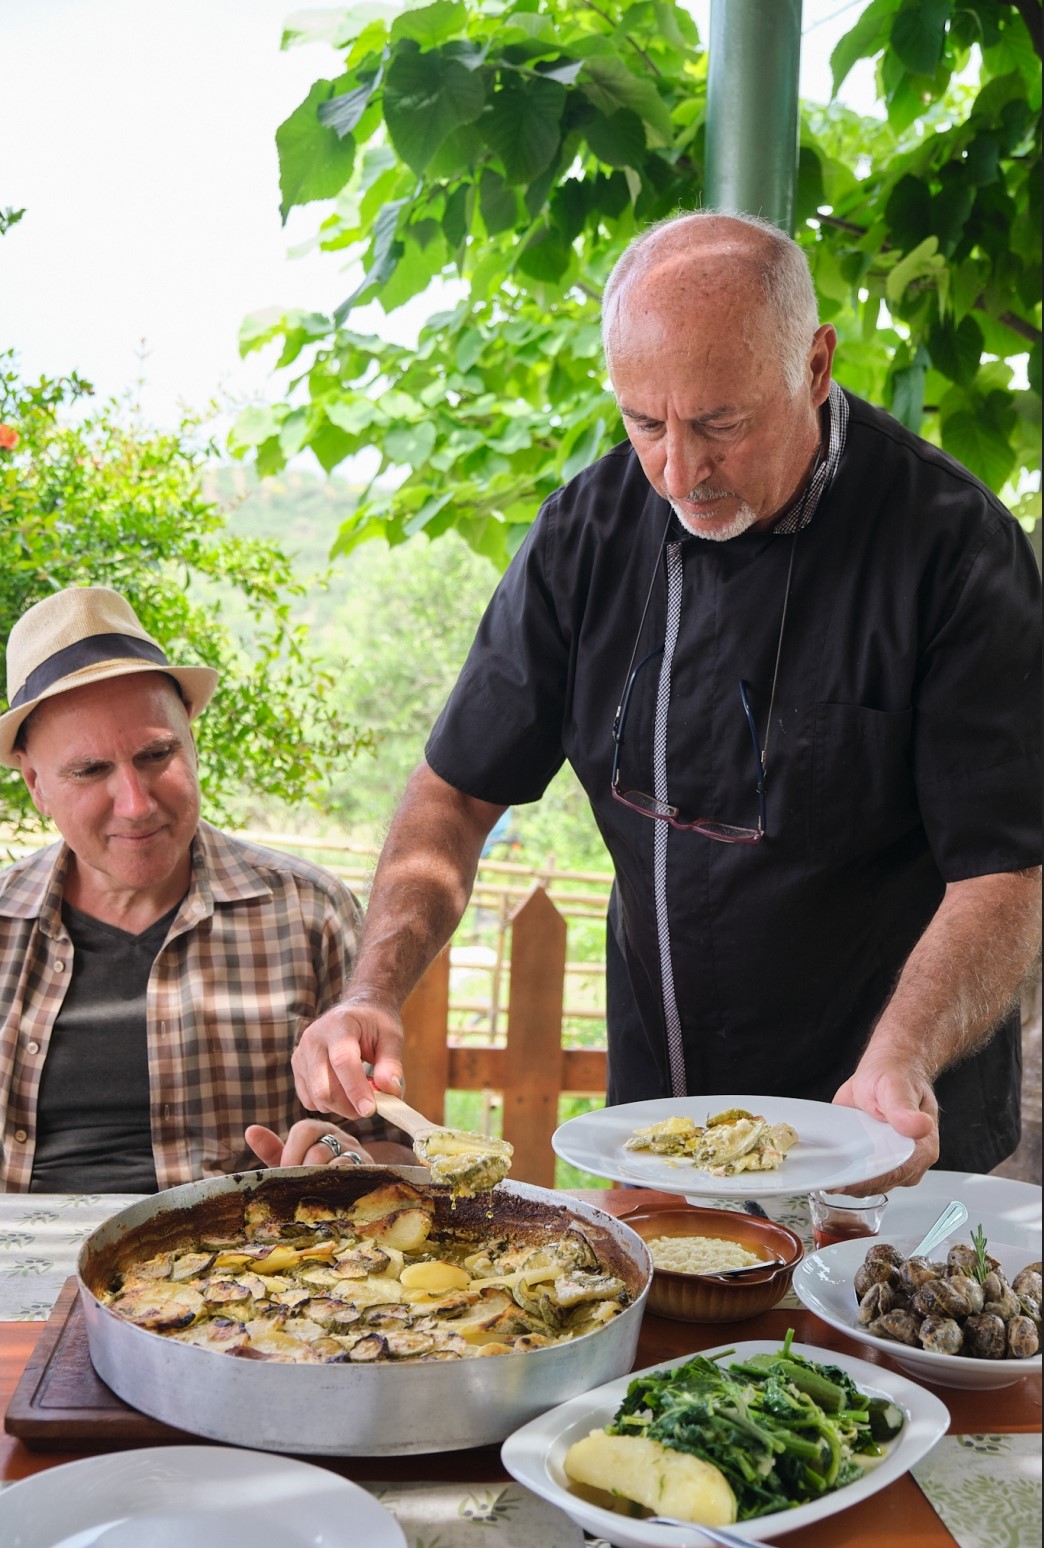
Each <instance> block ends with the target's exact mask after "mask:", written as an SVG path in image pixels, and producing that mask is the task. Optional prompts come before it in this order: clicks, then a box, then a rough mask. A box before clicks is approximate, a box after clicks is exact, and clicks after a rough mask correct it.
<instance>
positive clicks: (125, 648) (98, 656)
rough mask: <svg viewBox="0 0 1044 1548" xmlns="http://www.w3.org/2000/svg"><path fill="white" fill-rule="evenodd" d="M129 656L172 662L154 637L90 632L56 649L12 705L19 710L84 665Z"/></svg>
mask: <svg viewBox="0 0 1044 1548" xmlns="http://www.w3.org/2000/svg"><path fill="white" fill-rule="evenodd" d="M126 657H133V658H134V659H135V660H140V661H152V662H154V663H155V664H156V665H157V666H164V667H165V666H169V665H170V662H169V661H168V660H167V658H166V656H165V655H164V653H163V651H162V650H160V648H159V646H158V645H155V644H153V642H152V641H151V640H140V639H138V638H137V637H136V636H135V635H133V634H89V635H88V636H87V638H86V639H85V640H77V642H76V644H75V645H66V647H65V649H64V650H56V651H55V653H54V655H53V656H48V658H47V660H46V661H41V663H40V665H39V666H38V667H34V668H33V670H32V671H31V672H30V673H29V676H28V677H27V678H26V680H25V682H24V683H23V684H22V686H21V688H19V690H18V692H17V693H16V694H15V696H14V698H13V699H12V700H11V708H12V709H20V708H21V706H22V705H23V704H28V703H29V701H30V700H31V699H38V698H39V697H40V696H41V694H44V693H46V692H47V690H48V688H53V686H54V684H55V683H57V682H60V681H61V680H62V678H63V677H69V676H70V675H71V674H72V673H73V672H79V671H81V670H82V668H83V667H88V666H98V665H100V664H101V663H102V662H104V661H119V660H121V659H124V658H126Z"/></svg>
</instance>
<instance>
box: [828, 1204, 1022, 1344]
mask: <svg viewBox="0 0 1044 1548" xmlns="http://www.w3.org/2000/svg"><path fill="white" fill-rule="evenodd" d="M987 1245H988V1244H987V1241H986V1237H985V1235H984V1234H983V1231H982V1228H981V1226H980V1227H979V1228H978V1229H977V1230H976V1231H974V1232H973V1233H972V1238H971V1241H970V1242H964V1243H960V1242H959V1243H956V1244H955V1245H954V1246H952V1247H951V1248H950V1250H949V1252H948V1253H947V1256H946V1261H945V1262H944V1263H943V1262H929V1260H928V1259H927V1258H906V1257H904V1256H903V1254H902V1253H901V1252H900V1251H899V1250H898V1249H897V1248H896V1247H893V1246H891V1245H890V1243H888V1242H874V1244H873V1246H872V1247H871V1248H870V1250H869V1251H868V1252H867V1254H866V1257H865V1258H864V1260H863V1262H862V1264H861V1266H860V1267H859V1268H858V1269H857V1270H856V1273H855V1276H854V1279H853V1288H854V1290H855V1295H856V1300H857V1301H858V1303H859V1309H858V1312H857V1313H856V1317H857V1321H858V1323H859V1325H860V1327H864V1328H866V1330H867V1332H868V1333H872V1334H874V1335H876V1337H878V1338H887V1339H892V1340H894V1341H895V1342H897V1343H900V1344H905V1345H908V1346H909V1347H911V1348H920V1349H927V1350H930V1351H932V1352H934V1353H936V1354H948V1355H964V1356H968V1357H970V1358H972V1359H979V1360H1025V1359H1029V1358H1031V1357H1032V1356H1033V1355H1035V1354H1037V1353H1038V1352H1039V1350H1040V1302H1041V1265H1040V1262H1039V1261H1038V1262H1035V1263H1030V1264H1028V1265H1027V1266H1026V1267H1024V1268H1022V1269H1020V1270H1019V1272H1018V1273H1017V1274H1015V1275H1014V1276H1013V1278H1012V1281H1011V1283H1010V1284H1009V1283H1008V1280H1007V1278H1006V1277H1005V1274H1004V1270H1003V1268H1002V1266H1001V1263H1000V1261H999V1260H998V1259H997V1258H994V1257H992V1256H991V1255H990V1254H989V1253H988V1252H987V1250H986V1248H987Z"/></svg>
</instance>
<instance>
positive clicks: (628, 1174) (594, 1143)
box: [551, 1096, 914, 1203]
mask: <svg viewBox="0 0 1044 1548" xmlns="http://www.w3.org/2000/svg"><path fill="white" fill-rule="evenodd" d="M730 1107H742V1108H745V1109H746V1111H747V1112H749V1113H758V1114H759V1115H760V1116H761V1117H763V1118H767V1119H768V1121H769V1123H789V1124H792V1125H793V1126H794V1128H795V1129H796V1130H797V1131H798V1142H797V1144H796V1145H795V1146H794V1148H793V1150H791V1151H790V1153H789V1154H788V1155H787V1157H786V1159H785V1160H784V1162H783V1164H782V1165H781V1166H779V1167H778V1168H777V1169H776V1170H775V1171H774V1172H740V1173H739V1175H738V1176H737V1177H712V1176H711V1174H710V1173H709V1172H701V1171H700V1170H699V1169H698V1168H697V1167H695V1166H694V1165H693V1164H692V1162H691V1161H683V1160H681V1159H680V1158H676V1157H674V1156H652V1155H649V1153H648V1152H646V1151H641V1150H625V1148H624V1141H625V1140H627V1139H629V1138H630V1136H631V1135H632V1134H633V1133H634V1131H635V1129H638V1128H642V1127H644V1125H646V1124H649V1123H659V1122H660V1121H661V1120H662V1119H664V1118H676V1117H681V1118H692V1119H693V1121H694V1122H696V1123H706V1121H707V1119H708V1118H709V1117H711V1116H712V1115H713V1114H714V1113H721V1112H725V1111H726V1109H728V1108H730ZM551 1143H552V1145H553V1146H554V1148H555V1151H556V1153H557V1154H558V1155H560V1156H561V1157H562V1159H563V1161H569V1162H570V1163H571V1164H572V1165H573V1166H578V1167H580V1168H581V1170H582V1171H585V1172H594V1173H595V1174H596V1176H599V1177H611V1178H612V1179H613V1180H614V1182H620V1183H627V1184H628V1185H629V1186H631V1187H632V1188H660V1189H662V1190H663V1191H664V1192H665V1193H683V1194H685V1195H686V1197H692V1199H693V1202H694V1203H696V1202H698V1201H699V1199H701V1198H706V1197H708V1196H710V1197H713V1198H740V1199H754V1198H759V1197H762V1196H764V1195H766V1194H772V1193H807V1192H808V1190H809V1189H810V1188H840V1187H842V1186H843V1185H844V1184H846V1183H854V1182H863V1181H865V1180H867V1179H868V1178H871V1177H879V1176H881V1175H882V1174H883V1173H885V1172H890V1171H892V1169H893V1168H894V1167H897V1166H901V1165H902V1163H903V1162H904V1161H906V1160H907V1159H908V1158H909V1157H910V1156H911V1155H913V1149H914V1145H913V1140H909V1139H905V1138H904V1137H903V1136H902V1135H901V1134H897V1133H896V1131H895V1130H894V1129H893V1128H892V1127H891V1126H890V1125H889V1124H887V1123H881V1122H879V1121H878V1119H876V1118H871V1117H869V1116H868V1115H867V1114H866V1113H862V1112H859V1111H858V1109H856V1108H854V1107H835V1106H834V1105H833V1104H832V1103H830V1102H805V1101H801V1100H798V1099H796V1098H793V1097H767V1096H766V1097H759V1096H700V1097H662V1098H660V1097H658V1098H656V1100H654V1101H651V1102H627V1103H624V1104H622V1105H621V1106H619V1107H603V1108H600V1109H599V1110H597V1111H596V1112H592V1113H581V1114H580V1115H579V1117H576V1118H570V1119H569V1120H568V1121H567V1122H566V1123H563V1124H561V1125H560V1126H559V1127H558V1128H557V1129H556V1130H555V1132H554V1134H553V1135H552V1137H551Z"/></svg>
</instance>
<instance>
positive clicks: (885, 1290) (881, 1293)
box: [856, 1279, 896, 1328]
mask: <svg viewBox="0 0 1044 1548" xmlns="http://www.w3.org/2000/svg"><path fill="white" fill-rule="evenodd" d="M895 1303H896V1293H895V1290H894V1289H893V1288H892V1286H891V1285H890V1284H889V1283H888V1281H887V1280H886V1279H882V1280H879V1281H878V1282H877V1284H876V1285H871V1286H870V1288H869V1290H868V1291H867V1292H866V1294H865V1295H864V1296H863V1299H862V1300H861V1301H860V1303H859V1310H858V1312H857V1313H856V1321H857V1322H858V1323H859V1324H860V1326H862V1327H864V1328H865V1327H869V1325H870V1323H871V1322H873V1321H874V1320H875V1319H876V1318H877V1317H883V1316H884V1314H885V1312H890V1311H892V1310H894V1308H895Z"/></svg>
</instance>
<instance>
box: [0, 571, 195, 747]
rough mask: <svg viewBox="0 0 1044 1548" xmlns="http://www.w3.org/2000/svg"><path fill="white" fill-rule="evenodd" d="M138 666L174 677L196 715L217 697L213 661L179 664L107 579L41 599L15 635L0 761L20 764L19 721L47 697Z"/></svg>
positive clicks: (0, 720)
mask: <svg viewBox="0 0 1044 1548" xmlns="http://www.w3.org/2000/svg"><path fill="white" fill-rule="evenodd" d="M133 672H165V673H166V674H167V676H168V677H172V678H174V680H175V682H176V683H177V684H178V686H179V687H180V688H181V691H182V694H183V696H184V698H185V699H186V701H187V706H188V713H189V719H190V720H191V719H194V718H195V716H196V715H198V714H199V712H200V710H202V709H205V708H206V706H207V704H209V702H210V697H211V695H212V694H213V692H214V689H215V688H216V687H217V680H218V674H217V673H216V672H215V671H214V669H213V667H199V666H197V667H179V666H172V665H171V664H170V662H169V661H168V660H167V657H166V655H165V653H164V652H163V650H162V649H161V648H160V646H159V645H158V644H157V643H156V641H155V640H154V639H153V638H152V636H151V635H150V634H146V632H145V630H144V629H143V628H142V626H141V624H140V623H139V622H138V620H137V617H136V616H135V613H134V609H133V608H132V607H131V606H130V603H129V602H127V601H125V600H124V598H123V597H121V596H120V595H119V593H118V592H116V591H110V590H109V589H108V587H106V586H70V587H69V588H68V589H67V590H66V591H56V592H55V593H54V595H53V596H50V597H45V598H44V600H43V601H42V602H37V603H36V604H35V606H33V607H31V608H29V609H28V611H27V612H25V613H23V614H22V616H21V618H19V620H18V622H17V623H16V624H15V626H14V628H13V629H12V630H11V634H10V637H9V638H8V641H7V697H8V703H9V704H10V706H11V707H10V709H9V710H8V711H7V713H6V714H4V715H0V763H6V764H8V765H10V766H11V767H12V768H17V767H18V760H17V758H15V757H14V755H13V751H12V749H13V748H14V744H15V739H16V737H17V736H18V730H19V727H20V726H21V724H22V722H23V720H25V719H27V718H28V716H29V715H31V714H32V712H33V710H34V709H35V708H36V706H37V705H38V704H39V703H40V702H41V701H42V700H43V699H53V698H54V697H55V696H56V695H57V694H59V693H68V691H69V690H70V688H82V687H83V686H84V685H85V684H86V683H97V682H100V681H101V680H102V679H104V678H107V677H126V676H128V675H129V674H130V673H133Z"/></svg>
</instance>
